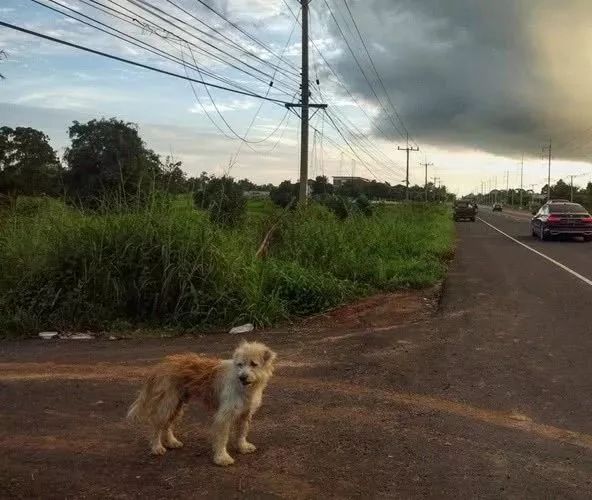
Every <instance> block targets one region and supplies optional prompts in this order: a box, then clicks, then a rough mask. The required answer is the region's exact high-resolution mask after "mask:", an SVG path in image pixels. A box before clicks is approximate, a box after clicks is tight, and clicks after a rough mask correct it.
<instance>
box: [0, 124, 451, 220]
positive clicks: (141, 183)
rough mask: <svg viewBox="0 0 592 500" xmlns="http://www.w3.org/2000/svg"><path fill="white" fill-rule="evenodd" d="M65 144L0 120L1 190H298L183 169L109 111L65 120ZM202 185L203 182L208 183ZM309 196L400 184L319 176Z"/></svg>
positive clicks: (389, 189)
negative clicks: (336, 181) (58, 147)
mask: <svg viewBox="0 0 592 500" xmlns="http://www.w3.org/2000/svg"><path fill="white" fill-rule="evenodd" d="M68 136H69V139H70V145H69V147H68V148H66V150H65V153H64V155H63V157H62V158H61V159H60V158H59V157H58V154H57V152H56V151H55V150H54V149H53V148H52V147H51V145H50V142H49V137H48V136H47V135H46V134H45V133H43V132H42V131H40V130H36V129H34V128H31V127H16V128H11V127H1V128H0V195H3V196H4V197H7V198H15V197H18V196H21V195H24V196H54V197H58V196H60V197H65V198H66V199H67V200H70V201H72V202H75V203H79V204H81V205H83V206H87V207H91V208H92V207H95V206H97V205H99V204H100V203H101V202H102V200H105V199H106V198H107V199H108V198H113V197H117V198H123V199H125V200H126V201H129V200H142V199H143V198H145V197H146V196H148V195H149V194H150V193H153V192H154V191H155V190H156V191H166V192H168V193H173V194H181V193H190V192H193V193H196V192H201V194H200V195H196V197H195V200H196V204H199V205H203V204H204V203H205V201H204V200H205V199H206V198H210V197H209V196H207V193H211V192H216V193H217V192H218V191H219V190H225V192H227V193H229V192H233V193H235V194H236V193H241V196H242V193H244V192H245V191H263V192H269V193H270V197H271V199H272V200H273V201H274V202H275V203H276V204H277V205H280V206H283V207H286V206H288V205H289V204H291V203H292V202H293V200H294V198H296V197H297V192H298V184H297V183H292V182H291V181H288V180H287V181H284V182H282V183H281V184H279V186H274V185H272V184H265V185H257V184H255V183H253V182H251V181H250V180H249V179H240V180H234V179H232V178H229V177H228V178H226V177H225V178H224V179H223V180H221V179H220V178H218V177H216V176H211V175H208V174H207V173H206V172H202V174H201V175H200V176H197V177H188V176H187V174H186V173H185V172H184V170H183V168H182V167H183V165H182V163H181V162H180V161H175V159H174V158H172V157H170V156H167V157H165V158H162V157H161V156H159V155H158V154H156V153H155V152H154V151H153V150H152V149H150V148H148V147H147V145H146V144H145V142H144V141H143V139H142V138H141V137H140V134H139V131H138V127H137V125H135V124H133V123H127V122H124V121H121V120H118V119H115V118H110V119H98V120H97V119H94V120H90V121H88V122H86V123H81V122H78V121H74V122H73V123H72V125H71V126H70V127H69V128H68ZM208 186H209V187H208ZM427 189H428V199H429V200H433V201H444V200H447V199H448V198H449V197H450V194H449V193H448V192H447V191H446V187H445V186H441V187H436V186H434V184H432V183H430V184H428V187H427ZM309 192H310V195H311V196H312V197H315V198H327V197H335V196H339V197H344V198H348V199H351V200H362V201H361V202H360V203H361V204H362V205H363V204H364V203H365V201H364V200H385V201H402V200H404V199H405V196H406V195H405V186H403V185H402V184H398V185H394V186H393V185H390V184H388V183H384V182H378V181H371V182H365V183H358V182H355V181H351V182H350V181H348V182H345V183H343V184H342V185H340V187H339V188H335V187H334V186H333V185H332V184H331V183H330V182H329V179H328V178H327V177H325V176H318V177H316V179H314V180H312V179H311V180H310V181H309ZM409 192H410V199H411V200H414V201H423V200H424V199H425V195H426V192H425V188H424V186H417V185H416V186H411V187H410V190H409Z"/></svg>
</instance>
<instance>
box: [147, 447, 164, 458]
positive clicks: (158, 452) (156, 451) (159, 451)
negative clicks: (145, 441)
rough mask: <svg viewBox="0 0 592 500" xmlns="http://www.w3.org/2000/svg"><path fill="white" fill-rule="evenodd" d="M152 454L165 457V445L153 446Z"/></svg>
mask: <svg viewBox="0 0 592 500" xmlns="http://www.w3.org/2000/svg"><path fill="white" fill-rule="evenodd" d="M150 452H151V453H152V454H153V455H156V456H159V455H164V454H165V453H166V448H165V447H164V446H163V445H158V446H153V447H152V449H151V450H150Z"/></svg>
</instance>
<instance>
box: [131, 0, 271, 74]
mask: <svg viewBox="0 0 592 500" xmlns="http://www.w3.org/2000/svg"><path fill="white" fill-rule="evenodd" d="M127 1H128V2H129V3H131V4H132V5H135V6H136V7H138V8H140V9H143V10H145V11H146V12H149V13H150V14H152V15H153V16H154V17H156V18H158V19H160V20H161V21H164V22H168V23H170V21H168V20H167V19H165V18H163V17H162V16H161V15H160V14H159V13H162V14H165V15H168V16H170V17H171V18H173V19H175V20H177V21H180V22H183V21H182V20H180V19H179V18H176V17H174V16H172V15H170V14H169V13H167V12H166V11H164V10H162V9H161V8H159V7H157V6H155V5H152V4H151V3H150V2H147V1H146V0H127ZM142 5H144V6H145V7H142ZM146 6H147V7H149V8H146ZM150 9H152V10H150ZM154 11H156V13H155V12H154ZM170 24H172V23H170ZM175 28H177V29H178V30H180V31H182V32H183V33H185V34H187V35H190V36H193V37H194V38H196V39H197V40H199V41H200V42H202V43H204V44H205V45H207V46H208V47H211V48H212V49H214V50H218V51H219V52H222V53H223V54H225V55H226V56H227V57H230V58H231V59H233V60H234V61H236V62H238V63H240V64H243V65H244V66H246V67H248V68H249V69H251V70H253V71H256V72H257V73H260V74H261V75H263V76H265V77H267V78H271V75H270V74H269V73H266V72H265V71H262V70H260V69H259V68H256V67H255V66H253V65H251V64H249V63H246V62H244V61H242V60H241V59H240V58H238V57H236V56H234V55H233V54H230V53H228V52H226V51H224V50H222V49H221V48H219V47H217V46H216V45H214V44H213V43H210V42H208V41H207V40H204V39H203V38H201V37H199V36H196V35H192V34H191V33H189V32H188V31H187V30H185V29H184V28H180V27H179V26H175ZM227 64H228V63H227ZM251 76H252V75H251Z"/></svg>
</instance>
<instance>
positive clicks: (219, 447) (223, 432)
mask: <svg viewBox="0 0 592 500" xmlns="http://www.w3.org/2000/svg"><path fill="white" fill-rule="evenodd" d="M234 417H235V416H234V411H232V410H231V409H229V408H220V409H219V410H218V411H217V412H216V415H215V416H214V424H213V425H212V451H213V452H214V463H215V464H216V465H223V466H224V465H232V464H233V463H234V460H233V458H232V457H231V456H230V455H229V454H228V450H227V449H226V446H227V445H228V435H229V434H230V426H231V425H232V423H233V421H234Z"/></svg>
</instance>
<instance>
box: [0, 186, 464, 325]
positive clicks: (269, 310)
mask: <svg viewBox="0 0 592 500" xmlns="http://www.w3.org/2000/svg"><path fill="white" fill-rule="evenodd" d="M278 217H280V212H279V211H278V210H277V209H275V208H274V207H273V206H272V205H271V204H270V203H269V202H267V201H253V202H250V204H249V210H248V215H247V219H246V221H245V222H244V224H242V225H241V226H240V227H239V228H234V229H228V228H221V227H218V226H216V225H213V224H212V223H211V222H210V220H209V218H208V217H207V214H205V213H203V212H200V211H196V210H194V209H193V208H192V206H191V201H190V199H188V198H184V197H179V198H177V199H175V200H174V201H173V202H172V203H159V204H154V205H152V206H150V207H148V208H144V209H141V210H138V211H125V212H119V213H110V214H107V215H98V214H92V213H83V212H81V211H79V210H76V209H73V208H70V207H67V206H65V205H64V204H62V203H61V202H59V201H56V200H50V199H43V200H42V199H27V198H20V199H19V202H18V204H17V206H16V207H14V208H13V209H12V210H9V211H7V212H5V213H4V214H3V216H2V220H1V221H0V331H3V332H5V333H6V332H17V333H36V332H37V331H39V330H40V329H57V330H74V329H128V328H131V327H137V326H144V327H155V326H156V327H162V326H170V327H174V328H180V329H189V330H192V329H196V330H197V329H206V328H212V327H227V326H230V325H233V324H238V323H241V322H247V321H252V322H254V323H256V324H258V325H270V324H273V323H277V322H278V321H281V320H283V319H286V318H290V317H294V316H301V315H307V314H312V313H315V312H319V311H323V310H326V309H328V308H331V307H334V306H336V305H339V304H341V303H344V302H346V301H349V300H352V299H353V298H355V297H359V296H363V295H367V294H370V293H372V292H375V291H381V290H396V289H399V288H404V287H423V286H428V285H431V284H433V283H435V282H437V281H438V280H440V279H442V278H443V276H444V273H445V271H446V260H447V258H448V257H449V256H450V255H451V253H452V247H453V224H452V221H451V217H450V214H449V212H448V209H447V208H445V207H441V206H423V205H396V206H389V207H379V208H378V209H377V210H376V212H375V214H374V215H373V216H371V217H363V216H355V217H350V218H348V219H346V220H344V221H340V220H337V219H336V218H335V217H334V216H333V215H332V214H331V213H330V212H329V211H327V210H326V209H325V208H323V207H321V206H319V205H312V206H310V207H308V208H306V209H304V210H296V211H293V212H290V213H288V214H284V216H283V218H282V222H281V224H280V225H279V227H278V230H277V232H276V233H275V235H274V238H273V240H272V243H271V246H270V250H269V254H268V256H267V258H266V259H259V258H256V257H255V254H256V252H257V249H258V247H259V245H260V243H261V241H262V239H263V237H264V235H265V233H266V231H267V230H268V229H269V227H270V226H271V225H272V224H273V223H274V222H275V221H277V220H278Z"/></svg>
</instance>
